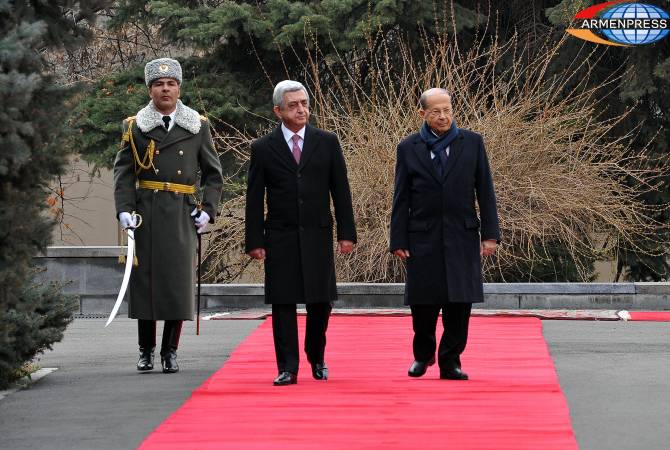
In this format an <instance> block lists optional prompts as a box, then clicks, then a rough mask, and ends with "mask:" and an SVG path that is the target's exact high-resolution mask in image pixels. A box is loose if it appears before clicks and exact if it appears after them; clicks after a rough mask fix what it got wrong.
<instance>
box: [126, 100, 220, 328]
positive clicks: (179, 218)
mask: <svg viewBox="0 0 670 450" xmlns="http://www.w3.org/2000/svg"><path fill="white" fill-rule="evenodd" d="M123 129H124V139H123V146H122V148H121V150H120V151H119V152H118V154H117V155H116V161H115V162H114V199H115V203H116V214H117V217H118V215H119V214H120V213H121V212H133V211H135V212H137V213H138V214H140V215H141V216H142V218H143V222H142V225H141V226H140V227H139V228H137V229H136V230H135V243H136V255H137V259H138V266H135V267H133V270H132V272H131V277H130V285H129V293H130V303H129V307H128V317H130V318H133V319H145V320H193V314H194V304H195V301H194V291H195V289H194V287H195V264H196V247H197V236H196V230H195V225H194V221H193V218H192V217H191V212H192V211H193V209H194V208H195V207H196V205H197V204H198V203H199V202H200V203H201V204H202V209H203V211H205V212H206V213H207V214H209V217H210V223H213V222H214V218H215V217H216V211H217V205H218V203H219V200H220V198H221V191H222V188H223V176H222V173H221V163H220V161H219V158H218V156H217V154H216V151H215V150H214V144H213V142H212V136H211V132H210V129H209V123H208V122H207V120H206V119H205V118H204V117H201V116H200V115H199V114H198V113H197V112H196V111H194V110H193V109H191V108H188V107H187V106H185V105H184V104H183V103H182V102H181V101H178V103H177V109H176V113H175V118H174V125H173V126H172V128H171V129H170V131H169V132H168V131H167V130H166V129H165V127H164V123H163V121H162V115H161V114H160V113H159V112H158V111H156V110H155V109H154V107H153V103H149V105H147V106H146V107H145V108H143V109H142V110H140V111H139V112H138V113H137V115H136V116H135V117H129V118H128V119H126V120H125V121H124V123H123ZM130 133H132V136H131V135H130ZM130 138H132V142H133V144H134V146H135V148H136V150H137V155H135V154H134V152H133V150H132V148H131V147H132V146H131V143H130V141H131V139H130ZM152 140H153V142H154V148H155V151H154V153H153V160H152V161H151V162H150V161H149V158H148V155H147V149H148V148H149V146H150V143H151V141H152ZM138 159H139V163H141V164H138ZM141 166H145V167H146V166H149V167H148V168H146V169H143V168H142V167H141ZM140 180H147V181H159V182H169V183H178V184H181V185H195V184H196V183H197V182H198V180H199V186H197V187H198V190H197V192H196V193H195V194H183V193H176V192H170V191H163V190H152V189H142V188H139V187H138V182H139V181H140Z"/></svg>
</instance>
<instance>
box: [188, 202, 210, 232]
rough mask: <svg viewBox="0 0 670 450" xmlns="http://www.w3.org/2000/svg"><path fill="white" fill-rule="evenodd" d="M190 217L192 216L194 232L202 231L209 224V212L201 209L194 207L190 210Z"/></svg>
mask: <svg viewBox="0 0 670 450" xmlns="http://www.w3.org/2000/svg"><path fill="white" fill-rule="evenodd" d="M198 212H200V214H198ZM191 217H193V221H194V222H195V227H196V228H197V230H196V233H198V234H202V233H204V232H205V228H207V225H208V224H209V214H207V213H206V212H205V211H203V210H202V209H198V208H195V209H194V210H193V211H192V212H191Z"/></svg>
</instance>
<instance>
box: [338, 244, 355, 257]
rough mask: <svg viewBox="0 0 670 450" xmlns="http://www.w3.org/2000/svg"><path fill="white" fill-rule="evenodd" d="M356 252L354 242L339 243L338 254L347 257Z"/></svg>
mask: <svg viewBox="0 0 670 450" xmlns="http://www.w3.org/2000/svg"><path fill="white" fill-rule="evenodd" d="M353 251H354V243H353V242H352V241H337V252H338V253H340V254H342V255H346V254H347V253H351V252H353Z"/></svg>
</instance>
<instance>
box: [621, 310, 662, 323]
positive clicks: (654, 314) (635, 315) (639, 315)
mask: <svg viewBox="0 0 670 450" xmlns="http://www.w3.org/2000/svg"><path fill="white" fill-rule="evenodd" d="M628 313H629V314H630V319H629V320H634V321H644V322H670V311H629V312H628Z"/></svg>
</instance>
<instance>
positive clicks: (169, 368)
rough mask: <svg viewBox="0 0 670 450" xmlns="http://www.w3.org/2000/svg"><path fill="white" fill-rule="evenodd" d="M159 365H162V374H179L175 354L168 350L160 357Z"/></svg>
mask: <svg viewBox="0 0 670 450" xmlns="http://www.w3.org/2000/svg"><path fill="white" fill-rule="evenodd" d="M161 364H162V365H163V373H177V372H179V366H178V365H177V352H176V351H174V350H170V351H169V352H167V353H166V354H165V355H161Z"/></svg>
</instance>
